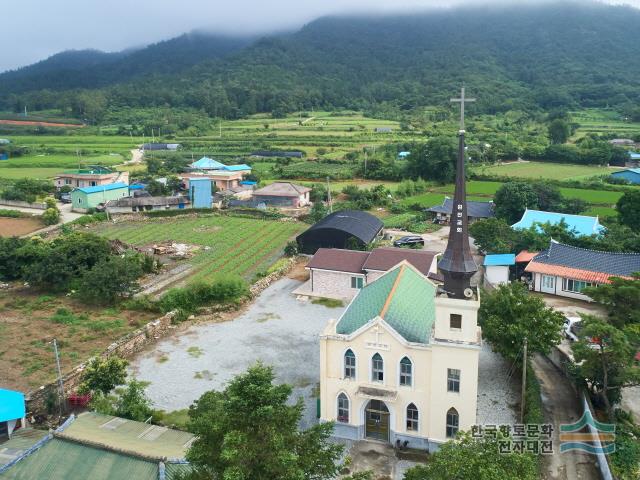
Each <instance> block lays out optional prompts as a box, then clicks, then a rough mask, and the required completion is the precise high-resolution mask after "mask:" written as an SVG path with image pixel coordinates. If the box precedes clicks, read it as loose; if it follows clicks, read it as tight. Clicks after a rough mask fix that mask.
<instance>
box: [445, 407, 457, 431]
mask: <svg viewBox="0 0 640 480" xmlns="http://www.w3.org/2000/svg"><path fill="white" fill-rule="evenodd" d="M459 425H460V420H459V417H458V411H457V410H456V409H455V408H450V409H449V411H448V412H447V438H454V437H455V436H456V433H458V426H459Z"/></svg>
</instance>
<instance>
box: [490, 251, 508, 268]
mask: <svg viewBox="0 0 640 480" xmlns="http://www.w3.org/2000/svg"><path fill="white" fill-rule="evenodd" d="M515 264H516V256H515V254H514V253H502V254H493V255H486V256H485V257H484V266H485V267H497V266H506V265H515Z"/></svg>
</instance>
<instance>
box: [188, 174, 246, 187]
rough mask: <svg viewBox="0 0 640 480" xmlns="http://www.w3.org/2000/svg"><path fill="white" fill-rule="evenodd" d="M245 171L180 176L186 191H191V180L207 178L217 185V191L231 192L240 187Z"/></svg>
mask: <svg viewBox="0 0 640 480" xmlns="http://www.w3.org/2000/svg"><path fill="white" fill-rule="evenodd" d="M244 174H245V172H244V171H242V170H241V171H237V172H234V171H230V170H211V171H208V172H207V173H195V172H194V173H182V174H180V180H181V181H182V187H183V188H184V189H185V190H189V188H190V184H191V180H197V179H199V178H207V179H209V180H211V182H212V183H213V184H214V185H215V187H216V189H217V190H229V189H230V188H235V187H237V186H239V185H240V182H242V179H243V178H244Z"/></svg>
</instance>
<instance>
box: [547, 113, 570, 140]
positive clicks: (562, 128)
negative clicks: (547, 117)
mask: <svg viewBox="0 0 640 480" xmlns="http://www.w3.org/2000/svg"><path fill="white" fill-rule="evenodd" d="M569 135H571V126H570V125H569V123H568V122H567V121H566V120H564V119H562V118H556V119H555V120H553V121H552V122H551V123H550V124H549V139H550V140H551V142H552V143H555V144H561V143H566V141H567V140H568V138H569Z"/></svg>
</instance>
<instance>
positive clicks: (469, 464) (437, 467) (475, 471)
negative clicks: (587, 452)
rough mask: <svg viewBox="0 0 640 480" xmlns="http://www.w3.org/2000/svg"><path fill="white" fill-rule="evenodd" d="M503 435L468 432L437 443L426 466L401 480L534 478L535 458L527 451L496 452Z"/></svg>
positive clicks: (520, 479) (522, 479) (417, 467)
mask: <svg viewBox="0 0 640 480" xmlns="http://www.w3.org/2000/svg"><path fill="white" fill-rule="evenodd" d="M501 441H504V437H502V436H501V435H497V436H496V438H491V437H488V436H487V437H484V438H481V439H475V438H473V437H472V436H471V434H470V433H469V432H460V433H458V438H457V439H455V440H451V441H449V442H447V443H445V444H443V445H441V446H440V448H439V450H438V451H437V452H435V453H433V454H432V455H431V457H430V458H429V462H428V463H427V464H426V465H418V466H416V467H413V468H411V469H409V470H408V471H407V473H406V474H405V476H404V480H451V479H459V480H463V479H464V480H467V479H473V480H503V479H505V478H517V479H518V480H536V479H537V478H538V472H537V470H538V468H537V462H536V458H535V456H534V455H533V454H530V453H510V454H503V453H500V442H501Z"/></svg>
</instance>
